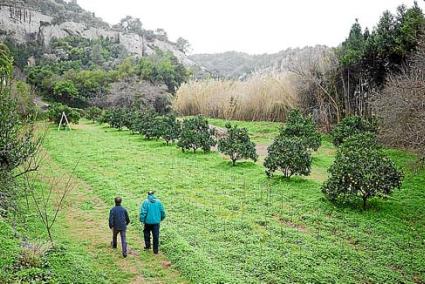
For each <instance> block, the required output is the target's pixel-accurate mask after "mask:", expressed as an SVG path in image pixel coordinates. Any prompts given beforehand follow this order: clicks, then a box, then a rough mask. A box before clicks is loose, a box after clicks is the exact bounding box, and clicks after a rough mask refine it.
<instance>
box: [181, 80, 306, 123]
mask: <svg viewBox="0 0 425 284" xmlns="http://www.w3.org/2000/svg"><path fill="white" fill-rule="evenodd" d="M293 85H294V84H293V76H291V75H289V74H285V73H272V74H256V75H254V76H252V77H250V78H249V79H247V80H246V81H232V80H204V81H192V82H189V83H186V84H183V85H182V86H181V87H180V89H179V90H178V91H177V96H176V99H175V101H174V105H173V106H174V109H175V110H176V111H177V112H179V113H180V114H182V115H196V114H203V115H207V116H210V117H217V118H225V119H236V120H270V121H284V120H285V118H286V114H287V112H288V111H289V110H290V109H292V108H294V107H296V106H297V105H298V97H297V95H296V92H295V89H294V87H293Z"/></svg>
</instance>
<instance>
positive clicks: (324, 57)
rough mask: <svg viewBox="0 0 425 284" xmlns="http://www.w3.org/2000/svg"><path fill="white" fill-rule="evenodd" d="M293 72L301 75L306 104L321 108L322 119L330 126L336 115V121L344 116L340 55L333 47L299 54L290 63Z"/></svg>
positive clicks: (301, 89)
mask: <svg viewBox="0 0 425 284" xmlns="http://www.w3.org/2000/svg"><path fill="white" fill-rule="evenodd" d="M288 69H289V71H290V72H292V73H294V74H296V75H297V76H298V78H299V79H300V81H299V85H298V91H299V93H300V95H301V97H302V98H303V102H302V104H304V107H305V106H307V108H315V109H317V110H318V112H319V114H318V116H319V122H320V123H321V124H322V125H325V126H326V128H329V127H330V124H331V122H332V121H334V119H333V117H334V116H335V120H336V122H339V121H340V119H341V106H340V103H339V99H338V97H339V91H338V86H337V77H338V74H339V73H338V72H339V71H338V59H337V57H336V55H335V53H334V52H333V51H330V50H324V51H323V52H321V53H317V54H312V53H311V52H310V54H309V55H307V56H305V57H297V59H296V60H295V61H292V62H290V64H289V65H288Z"/></svg>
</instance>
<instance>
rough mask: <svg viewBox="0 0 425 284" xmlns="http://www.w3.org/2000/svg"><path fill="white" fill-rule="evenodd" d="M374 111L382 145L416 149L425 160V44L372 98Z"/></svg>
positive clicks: (423, 43) (423, 42)
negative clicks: (383, 143)
mask: <svg viewBox="0 0 425 284" xmlns="http://www.w3.org/2000/svg"><path fill="white" fill-rule="evenodd" d="M373 108H374V112H375V115H376V116H377V117H378V118H380V120H381V129H380V136H381V139H382V140H383V142H385V143H386V144H388V145H391V146H398V147H405V148H408V149H413V150H417V151H419V152H420V153H422V156H423V157H425V41H422V42H421V43H420V45H419V47H418V50H417V52H416V53H415V55H414V56H412V58H411V63H410V66H409V67H406V68H405V69H404V70H403V71H402V72H401V73H400V74H398V75H392V76H390V77H389V79H388V81H387V83H386V85H385V88H384V89H383V91H382V92H381V93H380V94H376V95H375V96H374V101H373Z"/></svg>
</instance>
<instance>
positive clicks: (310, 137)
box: [280, 109, 322, 151]
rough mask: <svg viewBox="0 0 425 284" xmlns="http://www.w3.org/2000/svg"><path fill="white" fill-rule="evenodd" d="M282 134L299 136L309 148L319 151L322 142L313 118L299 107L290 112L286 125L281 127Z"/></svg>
mask: <svg viewBox="0 0 425 284" xmlns="http://www.w3.org/2000/svg"><path fill="white" fill-rule="evenodd" d="M280 135H281V136H285V137H299V138H301V140H302V141H303V142H304V144H305V145H306V147H307V148H308V149H312V150H314V151H317V149H319V147H320V145H321V143H322V142H321V137H320V133H319V132H318V131H317V130H316V126H315V125H314V122H313V119H312V118H311V117H310V116H309V117H304V116H303V115H302V114H301V112H300V111H299V110H297V109H294V110H292V111H290V112H289V115H288V119H287V120H286V123H285V125H284V126H283V127H282V128H281V129H280Z"/></svg>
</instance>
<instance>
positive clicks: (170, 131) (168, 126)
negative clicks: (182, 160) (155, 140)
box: [160, 113, 181, 144]
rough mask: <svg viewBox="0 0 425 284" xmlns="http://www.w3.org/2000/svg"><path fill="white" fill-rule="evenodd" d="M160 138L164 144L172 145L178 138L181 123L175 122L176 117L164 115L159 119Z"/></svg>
mask: <svg viewBox="0 0 425 284" xmlns="http://www.w3.org/2000/svg"><path fill="white" fill-rule="evenodd" d="M160 127H161V130H160V132H161V137H162V139H164V140H165V142H166V143H167V144H168V143H170V142H171V143H173V142H174V141H176V140H177V139H178V138H179V135H180V131H181V123H180V121H178V120H177V118H176V116H175V115H174V114H172V113H170V114H166V115H164V116H163V117H162V119H161V125H160Z"/></svg>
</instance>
